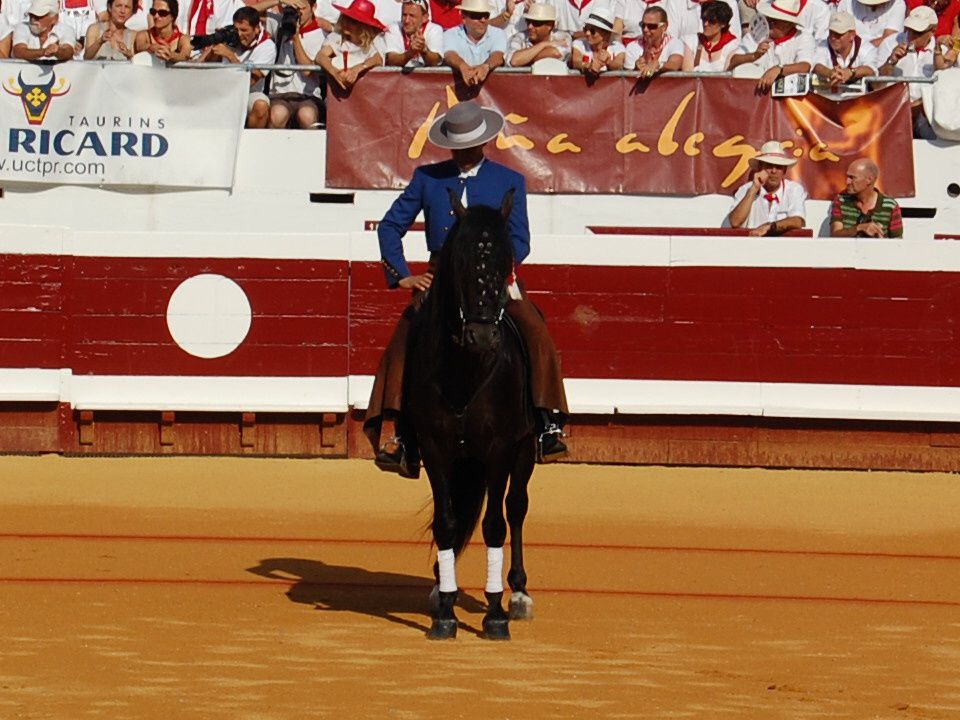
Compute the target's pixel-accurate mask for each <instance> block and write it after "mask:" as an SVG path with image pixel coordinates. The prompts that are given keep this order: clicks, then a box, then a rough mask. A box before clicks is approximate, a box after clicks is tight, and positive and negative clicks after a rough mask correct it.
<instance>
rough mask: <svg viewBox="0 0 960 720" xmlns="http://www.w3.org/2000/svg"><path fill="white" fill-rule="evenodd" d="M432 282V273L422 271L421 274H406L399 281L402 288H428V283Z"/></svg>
mask: <svg viewBox="0 0 960 720" xmlns="http://www.w3.org/2000/svg"><path fill="white" fill-rule="evenodd" d="M432 282H433V273H429V272H428V273H424V274H423V275H407V277H405V278H403V279H402V280H401V281H400V282H399V283H397V284H398V285H399V286H400V287H402V288H403V289H404V290H421V291H423V290H428V289H429V288H430V283H432Z"/></svg>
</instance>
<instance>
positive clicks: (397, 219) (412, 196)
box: [377, 169, 424, 287]
mask: <svg viewBox="0 0 960 720" xmlns="http://www.w3.org/2000/svg"><path fill="white" fill-rule="evenodd" d="M423 185H424V183H423V175H422V173H421V172H420V170H419V169H417V170H416V171H414V173H413V179H412V180H411V181H410V184H409V185H407V189H406V190H404V191H403V193H402V194H401V195H400V197H398V198H397V199H396V200H394V201H393V205H391V206H390V209H389V210H387V214H386V215H384V216H383V220H381V221H380V225H379V226H378V227H377V239H378V240H379V241H380V258H381V260H382V262H383V271H384V274H385V275H386V277H387V285H389V286H390V287H397V284H398V283H399V282H400V280H402V279H403V278H405V277H407V276H408V275H410V268H409V267H407V260H406V258H405V257H404V256H403V236H404V235H406V234H407V230H409V229H410V226H411V225H412V224H413V221H414V220H416V219H417V215H419V214H420V211H421V210H422V209H423Z"/></svg>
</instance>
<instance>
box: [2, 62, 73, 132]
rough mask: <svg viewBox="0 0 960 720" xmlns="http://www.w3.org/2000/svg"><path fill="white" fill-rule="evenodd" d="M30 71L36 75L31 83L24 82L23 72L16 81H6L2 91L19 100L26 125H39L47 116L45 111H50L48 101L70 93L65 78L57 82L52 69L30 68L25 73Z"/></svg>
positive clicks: (68, 84) (10, 78) (8, 79)
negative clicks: (25, 117) (25, 118)
mask: <svg viewBox="0 0 960 720" xmlns="http://www.w3.org/2000/svg"><path fill="white" fill-rule="evenodd" d="M30 70H35V71H36V74H37V77H36V78H35V79H34V80H33V81H32V82H29V81H27V80H24V77H23V75H24V72H23V71H20V74H19V75H18V76H17V80H16V81H14V79H13V78H12V77H8V78H7V79H6V81H5V82H4V83H3V89H4V90H6V91H7V92H8V93H10V94H11V95H16V96H17V97H19V98H20V102H22V103H23V112H24V113H25V114H26V116H27V122H28V123H30V124H31V125H41V124H43V119H44V118H45V117H46V116H47V110H49V109H50V101H51V100H52V99H53V98H55V97H57V96H58V95H66V94H67V93H68V92H70V83H69V82H67V80H66V79H65V78H61V79H60V81H59V82H57V74H56V73H55V72H54V71H53V69H52V68H40V67H37V66H32V67H31V68H30V69H29V70H28V71H27V72H28V74H29V73H30Z"/></svg>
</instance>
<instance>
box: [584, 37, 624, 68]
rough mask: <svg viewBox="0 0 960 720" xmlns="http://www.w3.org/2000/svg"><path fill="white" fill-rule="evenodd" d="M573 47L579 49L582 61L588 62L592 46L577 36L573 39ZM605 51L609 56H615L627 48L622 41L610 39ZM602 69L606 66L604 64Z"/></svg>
mask: <svg viewBox="0 0 960 720" xmlns="http://www.w3.org/2000/svg"><path fill="white" fill-rule="evenodd" d="M573 47H574V48H576V49H577V50H579V51H580V55H581V56H582V58H583V61H584V62H586V63H588V62H590V59H591V58H592V57H593V48H591V47H590V46H589V45H587V41H586V40H584V39H583V38H577V39H576V40H574V41H573ZM607 52H608V53H610V57H611V58H615V57H617V55H624V54H625V53H626V52H627V49H626V48H625V47H624V46H623V43H619V42H617V41H616V40H611V41H610V44H609V45H607ZM603 69H604V70H606V69H607V66H606V65H604V66H603Z"/></svg>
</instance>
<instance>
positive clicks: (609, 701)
mask: <svg viewBox="0 0 960 720" xmlns="http://www.w3.org/2000/svg"><path fill="white" fill-rule="evenodd" d="M428 501H429V488H428V486H427V484H426V481H425V480H424V481H421V482H413V481H406V480H400V479H396V478H394V477H390V476H387V475H384V474H381V473H379V472H378V471H376V469H375V468H373V467H372V465H371V464H370V463H367V462H363V461H330V460H316V461H296V460H260V459H233V458H231V459H224V458H217V459H194V458H162V459H146V458H133V459H101V458H74V459H64V458H58V457H39V458H22V457H0V512H2V517H3V522H2V525H0V548H2V556H0V557H2V559H0V593H2V595H0V634H2V636H3V638H4V639H5V642H4V648H3V651H2V653H0V719H5V718H56V719H57V720H72V719H75V718H76V719H81V718H109V719H110V720H120V719H122V718H163V719H164V720H168V719H170V720H179V719H181V718H190V719H192V718H230V719H231V720H275V719H276V720H280V719H281V718H283V719H286V718H297V719H299V718H314V717H317V718H323V717H331V718H338V720H339V719H342V718H404V719H407V718H409V719H413V718H445V719H446V718H461V717H464V718H527V719H534V718H536V719H539V718H595V717H605V718H626V717H638V718H641V717H642V718H687V717H689V718H722V717H731V718H785V719H787V718H789V719H793V718H956V717H958V716H960V673H958V671H957V667H958V661H960V582H958V575H960V478H957V477H953V476H946V475H909V474H893V473H842V472H774V471H762V470H717V469H685V468H680V469H676V468H674V469H667V468H628V467H593V466H562V467H556V466H554V467H549V468H540V469H538V470H537V472H536V473H535V474H534V479H533V485H532V501H531V514H530V517H529V519H528V523H527V540H528V546H527V548H528V549H527V569H528V572H529V574H530V591H531V594H532V595H533V597H534V600H535V603H536V606H535V610H536V614H537V617H536V619H535V620H534V621H533V622H532V623H514V624H513V625H512V632H513V636H514V639H513V641H512V642H511V643H491V642H488V641H485V640H483V639H481V638H480V637H479V628H480V620H481V617H482V612H483V607H482V605H481V601H482V599H483V594H482V592H481V591H480V588H481V587H482V584H483V579H484V573H485V571H484V568H483V562H484V553H483V552H482V547H481V545H482V543H481V544H475V545H473V546H472V548H471V549H470V550H468V551H467V554H466V556H465V557H464V558H463V561H462V562H461V563H460V565H459V566H458V576H459V580H460V584H461V586H462V587H464V588H465V589H466V590H465V592H464V593H462V594H461V601H460V606H459V609H458V614H459V616H460V620H461V629H460V635H459V637H458V638H457V640H455V641H453V642H448V643H430V642H428V641H427V640H426V639H424V637H423V633H424V630H425V629H426V627H427V625H428V623H429V620H428V617H427V615H426V604H427V603H426V599H427V592H428V589H429V585H430V584H431V581H430V579H429V578H430V568H431V563H432V556H431V552H430V546H429V543H428V541H427V536H426V534H425V533H424V530H423V529H424V526H425V525H426V523H427V521H428V519H429V515H428V512H427V510H426V506H427V503H428Z"/></svg>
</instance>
